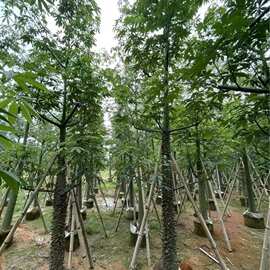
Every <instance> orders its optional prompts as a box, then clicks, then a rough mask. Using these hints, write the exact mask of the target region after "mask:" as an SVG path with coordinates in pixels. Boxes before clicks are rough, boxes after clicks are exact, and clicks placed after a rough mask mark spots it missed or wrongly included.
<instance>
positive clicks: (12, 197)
mask: <svg viewBox="0 0 270 270" xmlns="http://www.w3.org/2000/svg"><path fill="white" fill-rule="evenodd" d="M29 129H30V125H29V123H28V122H26V125H25V131H24V138H23V149H22V156H21V158H20V159H19V162H18V165H17V168H16V174H17V177H18V178H20V177H21V176H22V172H23V167H24V163H25V154H26V153H25V151H26V144H27V139H28V136H29ZM17 197H18V190H11V191H10V192H9V197H8V198H9V201H8V205H7V209H6V213H5V216H4V218H3V223H2V226H1V230H2V231H8V230H9V229H10V227H11V222H12V217H13V214H14V210H15V206H16V202H17Z"/></svg>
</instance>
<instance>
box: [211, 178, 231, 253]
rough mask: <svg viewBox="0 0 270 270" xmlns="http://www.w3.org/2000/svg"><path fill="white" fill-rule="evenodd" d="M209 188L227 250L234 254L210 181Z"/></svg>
mask: <svg viewBox="0 0 270 270" xmlns="http://www.w3.org/2000/svg"><path fill="white" fill-rule="evenodd" d="M208 186H209V190H210V193H211V196H212V198H213V201H214V204H215V206H216V210H217V214H218V219H219V222H220V224H221V228H222V232H223V235H224V240H225V242H226V245H227V248H228V250H229V252H232V247H231V243H230V240H229V237H228V234H227V231H226V227H225V224H224V221H223V219H222V215H221V214H220V210H219V206H218V203H217V199H216V197H215V194H214V191H213V187H212V185H211V183H210V182H209V181H208Z"/></svg>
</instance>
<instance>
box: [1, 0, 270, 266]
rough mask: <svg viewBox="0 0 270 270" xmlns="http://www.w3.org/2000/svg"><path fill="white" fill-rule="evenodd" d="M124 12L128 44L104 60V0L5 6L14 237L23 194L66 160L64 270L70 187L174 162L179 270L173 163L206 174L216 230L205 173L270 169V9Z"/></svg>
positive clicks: (156, 7)
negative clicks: (100, 45)
mask: <svg viewBox="0 0 270 270" xmlns="http://www.w3.org/2000/svg"><path fill="white" fill-rule="evenodd" d="M205 5H207V7H208V9H207V12H206V14H204V15H202V14H203V10H204V9H205ZM120 11H121V17H120V18H119V20H118V21H117V23H116V27H115V30H116V34H117V38H118V42H119V45H118V47H117V48H115V49H114V51H113V53H112V54H111V55H110V56H109V57H108V56H106V55H103V54H101V53H100V54H98V53H95V52H94V50H93V46H94V44H95V34H96V33H97V31H98V27H99V21H100V18H99V8H98V6H97V4H96V3H95V1H94V0H81V1H75V0H60V1H57V2H56V3H54V1H51V0H39V1H11V0H5V1H3V3H2V4H1V26H0V32H1V39H0V56H1V58H0V65H1V84H0V87H1V103H0V109H1V110H0V113H1V114H0V120H1V124H0V130H1V134H0V143H1V151H2V155H1V171H0V176H1V179H2V180H3V181H2V182H1V185H2V186H8V189H7V194H6V196H7V197H8V198H9V200H8V205H7V208H6V211H5V215H4V216H3V220H2V223H1V232H2V233H3V234H4V235H6V232H8V231H9V229H10V226H11V222H12V216H13V213H14V208H15V205H16V201H17V197H18V193H19V192H21V190H22V189H26V188H28V189H29V188H30V189H31V188H32V189H34V188H35V187H36V186H37V184H38V183H39V181H40V179H41V177H42V176H43V175H44V173H46V171H47V165H48V164H49V163H50V161H51V160H54V158H55V157H56V159H57V162H56V163H55V164H54V166H53V167H52V169H51V171H50V172H49V175H52V176H53V175H56V180H55V182H54V183H53V185H52V186H51V187H52V188H53V191H54V195H53V196H54V198H53V223H52V229H51V247H50V269H51V270H53V269H63V262H64V232H65V220H66V214H67V205H68V193H69V191H70V190H72V189H73V188H74V187H77V186H80V185H81V184H82V183H83V182H84V181H86V182H87V183H88V184H90V183H93V178H94V177H95V176H96V175H97V174H99V173H100V171H101V170H103V169H104V168H108V169H109V170H110V172H112V175H110V178H114V179H116V181H118V182H119V183H120V182H125V181H127V179H128V178H129V177H130V176H132V175H137V176H138V175H141V176H142V177H143V178H142V179H143V180H144V181H146V182H147V181H148V180H149V175H151V174H152V173H153V171H154V167H155V163H156V161H157V160H158V159H159V155H160V164H161V166H160V175H161V178H162V179H161V183H160V190H161V195H162V220H163V222H162V243H163V246H162V259H163V266H164V269H166V270H176V269H178V268H177V267H178V262H177V261H178V259H177V253H176V229H175V226H176V219H175V210H174V190H173V188H172V187H173V175H172V173H171V172H172V165H171V156H172V155H173V156H174V157H175V158H176V159H177V160H178V162H179V164H181V168H183V169H185V170H187V171H190V172H194V170H195V168H196V176H197V178H198V182H199V190H200V191H199V195H200V196H199V198H200V210H201V213H202V215H203V217H204V218H205V219H206V220H207V219H208V215H207V207H208V206H207V205H206V204H207V202H206V201H207V198H206V195H205V194H206V192H205V191H206V189H207V186H206V182H205V178H206V175H205V173H204V171H205V170H204V168H206V169H207V170H209V171H211V170H215V169H216V168H218V170H219V171H223V172H225V173H227V174H229V173H230V172H231V168H232V167H233V166H234V164H236V163H237V162H238V160H239V158H240V157H242V158H243V161H244V165H246V166H245V169H246V170H248V165H247V164H248V162H247V160H248V157H247V153H248V156H249V157H250V159H251V160H252V161H253V163H254V164H255V165H256V167H257V168H258V170H259V171H260V174H261V175H262V176H265V177H266V175H267V170H268V168H269V167H268V165H269V87H270V71H269V58H270V55H269V25H268V22H269V6H268V5H267V1H263V0H256V1H251V0H250V1H249V0H246V1H237V0H236V1H235V0H228V1H225V2H224V3H215V2H214V3H205V1H199V0H189V1H177V0H160V1H147V0H137V1H135V2H134V3H132V4H131V3H129V1H122V2H121V3H120ZM108 62H109V63H112V65H107V63H108ZM110 66H114V67H113V68H111V67H110ZM107 98H110V99H112V100H113V108H112V109H113V112H112V118H111V122H112V130H111V131H108V132H106V129H105V127H104V124H103V114H104V110H103V109H102V106H103V104H104V100H106V99H107ZM247 179H248V178H247ZM250 185H252V184H250ZM20 188H21V189H20ZM248 195H250V196H248V198H249V207H250V208H251V209H250V210H251V211H255V208H256V207H255V206H253V204H254V202H253V199H252V197H253V196H252V192H250V193H248Z"/></svg>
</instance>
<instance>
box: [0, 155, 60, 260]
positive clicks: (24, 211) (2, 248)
mask: <svg viewBox="0 0 270 270" xmlns="http://www.w3.org/2000/svg"><path fill="white" fill-rule="evenodd" d="M56 157H57V155H56V156H55V157H54V159H53V160H52V161H51V163H50V165H49V167H48V169H47V171H46V172H45V174H44V175H43V177H42V178H41V180H40V182H39V183H38V185H37V186H36V188H35V190H34V192H33V194H32V195H31V197H30V198H29V200H28V202H27V204H26V205H25V207H24V209H23V212H22V214H21V216H20V217H19V218H18V219H17V221H16V222H15V223H14V225H13V226H12V228H11V230H10V231H9V234H8V235H7V236H6V238H5V241H4V242H3V243H2V245H1V247H0V255H1V254H2V252H3V251H4V249H5V247H6V246H7V245H8V243H9V242H10V240H11V239H12V237H13V235H14V233H15V231H16V229H17V227H18V226H19V225H20V223H21V221H22V220H23V218H24V216H25V215H26V213H27V210H28V208H29V207H30V205H31V204H32V202H33V200H34V199H35V197H36V195H37V193H38V191H39V189H40V187H41V186H42V184H43V182H44V181H45V179H46V175H47V174H48V172H49V171H50V170H51V168H52V166H53V164H54V162H55V160H56Z"/></svg>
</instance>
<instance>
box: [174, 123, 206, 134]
mask: <svg viewBox="0 0 270 270" xmlns="http://www.w3.org/2000/svg"><path fill="white" fill-rule="evenodd" d="M200 123H201V121H200V122H196V123H193V124H191V125H189V126H185V127H181V128H175V129H171V130H170V133H172V132H176V131H181V130H185V129H189V128H192V127H196V126H197V125H199V124H200Z"/></svg>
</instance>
